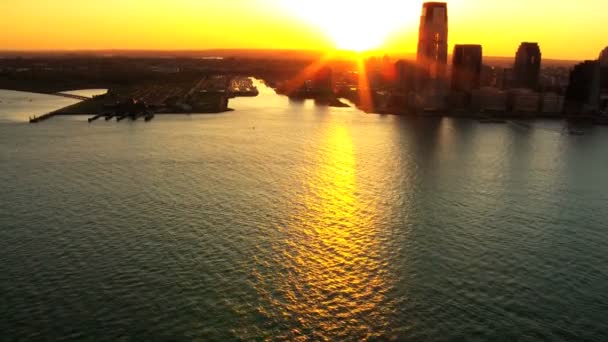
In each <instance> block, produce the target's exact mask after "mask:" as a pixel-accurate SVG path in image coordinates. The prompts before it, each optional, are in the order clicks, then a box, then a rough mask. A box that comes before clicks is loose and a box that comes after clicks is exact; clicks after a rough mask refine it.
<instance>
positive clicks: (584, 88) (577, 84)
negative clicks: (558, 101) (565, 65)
mask: <svg viewBox="0 0 608 342" xmlns="http://www.w3.org/2000/svg"><path fill="white" fill-rule="evenodd" d="M599 105H600V63H599V62H598V61H585V62H583V63H580V64H577V65H576V66H574V69H572V71H571V72H570V84H569V85H568V90H567V91H566V107H567V109H568V111H569V112H571V113H576V114H580V113H583V114H586V113H591V112H596V111H598V110H599Z"/></svg>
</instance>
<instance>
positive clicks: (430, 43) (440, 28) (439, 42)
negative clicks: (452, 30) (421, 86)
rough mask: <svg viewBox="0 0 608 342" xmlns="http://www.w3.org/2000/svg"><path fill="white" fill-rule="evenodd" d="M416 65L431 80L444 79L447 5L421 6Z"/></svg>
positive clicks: (446, 59)
mask: <svg viewBox="0 0 608 342" xmlns="http://www.w3.org/2000/svg"><path fill="white" fill-rule="evenodd" d="M417 57H418V65H419V66H420V68H422V70H423V71H424V72H425V73H426V76H427V77H428V78H429V79H431V80H434V79H442V78H445V72H446V65H447V61H448V5H447V3H445V2H426V3H424V4H423V6H422V16H421V17H420V31H419V36H418V56H417Z"/></svg>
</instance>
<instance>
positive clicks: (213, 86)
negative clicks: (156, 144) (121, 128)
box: [29, 75, 259, 123]
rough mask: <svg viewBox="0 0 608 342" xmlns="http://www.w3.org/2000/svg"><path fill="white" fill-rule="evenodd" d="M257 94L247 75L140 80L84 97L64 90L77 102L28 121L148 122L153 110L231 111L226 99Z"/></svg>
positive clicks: (167, 112) (154, 113) (172, 112)
mask: <svg viewBox="0 0 608 342" xmlns="http://www.w3.org/2000/svg"><path fill="white" fill-rule="evenodd" d="M258 94H259V91H258V89H257V88H256V86H255V85H254V83H253V80H252V79H250V78H248V77H229V76H222V75H216V76H209V77H203V78H201V79H199V80H197V81H196V82H187V81H184V82H172V83H164V84H160V83H154V82H151V83H144V84H140V85H132V86H127V87H115V88H112V89H109V90H108V91H107V93H106V94H102V95H96V96H92V97H85V96H80V95H73V94H67V93H62V92H58V93H53V94H49V95H56V96H63V97H68V98H72V99H76V100H80V101H81V102H79V103H76V104H73V105H70V106H67V107H64V108H61V109H59V110H55V111H52V112H49V113H45V114H42V115H36V116H31V117H30V118H29V122H30V123H40V122H42V121H45V120H48V119H50V118H52V117H54V116H58V115H83V116H84V115H86V116H90V117H89V118H88V119H87V121H88V122H89V123H93V122H95V121H97V120H99V119H101V118H104V119H105V121H109V120H111V119H114V118H115V119H116V121H117V122H120V121H123V120H125V119H130V120H132V121H136V120H138V119H143V120H144V121H145V122H149V121H151V120H153V119H154V117H155V115H157V114H217V113H224V112H227V111H231V110H232V109H230V108H229V107H228V105H229V101H230V99H232V98H235V97H255V96H257V95H258Z"/></svg>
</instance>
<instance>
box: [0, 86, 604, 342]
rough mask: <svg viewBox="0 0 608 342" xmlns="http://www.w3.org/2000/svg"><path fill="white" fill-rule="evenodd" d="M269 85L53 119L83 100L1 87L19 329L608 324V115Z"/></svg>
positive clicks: (2, 197) (538, 329) (340, 332)
mask: <svg viewBox="0 0 608 342" xmlns="http://www.w3.org/2000/svg"><path fill="white" fill-rule="evenodd" d="M262 90H263V91H262V94H261V95H260V96H259V97H257V98H242V99H236V100H233V101H231V107H233V108H235V109H236V111H234V112H230V113H226V114H221V115H202V116H187V115H179V116H157V117H156V118H155V119H154V120H153V121H151V122H149V123H144V122H143V121H138V122H128V121H123V122H120V123H117V122H115V121H110V122H105V121H104V120H101V121H96V122H94V123H92V124H88V123H87V122H86V118H85V117H76V118H74V117H71V118H53V119H51V120H48V121H45V122H43V123H40V124H37V125H30V124H27V123H25V122H26V121H27V118H28V116H29V115H34V114H41V113H42V112H44V111H48V110H51V109H56V108H57V106H62V105H65V104H70V103H74V101H73V100H70V99H63V98H54V97H46V96H39V95H33V94H24V93H14V92H6V91H1V92H0V101H2V103H0V170H1V171H0V184H2V193H1V194H0V303H1V304H0V305H1V307H2V310H1V315H2V317H1V319H0V331H1V332H2V339H7V340H20V339H21V340H39V339H51V340H74V341H81V340H86V339H95V340H107V341H114V340H117V339H121V338H122V339H137V340H220V341H223V340H261V339H271V340H274V339H276V340H364V339H371V340H386V339H394V340H415V341H442V340H480V341H488V340H530V341H534V340H548V341H559V340H563V341H584V340H595V341H606V340H608V319H607V317H608V247H607V246H608V224H607V222H608V127H583V128H582V129H584V130H585V132H586V134H585V135H584V136H570V135H567V134H563V132H564V130H563V129H564V126H565V123H563V122H559V121H554V122H550V121H549V122H534V123H526V124H508V125H482V124H479V123H477V122H475V121H470V120H464V119H463V120H456V119H447V118H446V119H434V118H426V119H422V118H419V119H415V118H402V117H396V116H378V115H366V114H362V113H360V112H359V111H357V110H355V109H350V108H346V109H332V108H325V107H316V106H315V105H314V104H313V103H310V102H305V103H298V102H290V101H289V100H288V99H286V98H284V97H279V96H277V95H274V94H273V93H272V92H271V91H270V90H268V89H266V88H262ZM30 99H31V100H32V101H30Z"/></svg>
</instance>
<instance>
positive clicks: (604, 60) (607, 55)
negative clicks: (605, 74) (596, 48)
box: [598, 47, 608, 67]
mask: <svg viewBox="0 0 608 342" xmlns="http://www.w3.org/2000/svg"><path fill="white" fill-rule="evenodd" d="M598 60H599V61H600V65H601V66H604V67H608V47H606V48H605V49H604V50H602V52H601V53H600V57H599V58H598Z"/></svg>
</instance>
